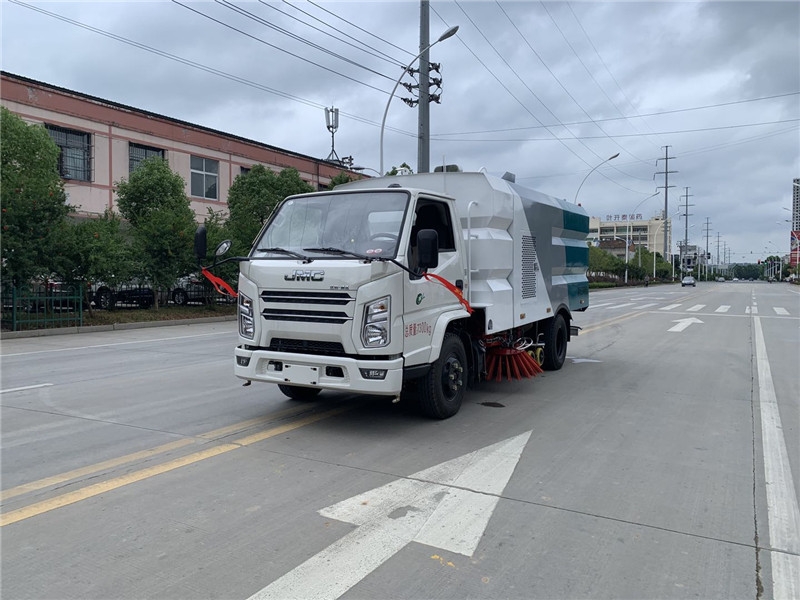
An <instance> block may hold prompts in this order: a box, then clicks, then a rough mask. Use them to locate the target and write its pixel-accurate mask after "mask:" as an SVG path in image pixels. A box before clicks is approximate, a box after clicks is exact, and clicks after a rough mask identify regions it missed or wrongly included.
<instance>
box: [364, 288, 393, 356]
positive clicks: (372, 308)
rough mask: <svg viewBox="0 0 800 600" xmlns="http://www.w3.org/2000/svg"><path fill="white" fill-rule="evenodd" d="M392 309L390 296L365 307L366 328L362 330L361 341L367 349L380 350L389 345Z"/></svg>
mask: <svg viewBox="0 0 800 600" xmlns="http://www.w3.org/2000/svg"><path fill="white" fill-rule="evenodd" d="M390 308H391V303H390V300H389V296H384V297H383V298H379V299H378V300H375V301H373V302H370V303H369V304H367V305H366V306H365V307H364V326H363V328H362V330H361V341H362V342H363V343H364V346H366V347H367V348H380V347H382V346H388V345H389V341H390V336H389V321H390V320H391V314H390V313H391V310H390Z"/></svg>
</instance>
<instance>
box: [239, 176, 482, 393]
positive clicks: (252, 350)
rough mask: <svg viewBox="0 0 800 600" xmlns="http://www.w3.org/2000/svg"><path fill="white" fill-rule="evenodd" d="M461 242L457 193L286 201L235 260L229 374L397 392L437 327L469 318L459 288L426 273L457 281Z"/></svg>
mask: <svg viewBox="0 0 800 600" xmlns="http://www.w3.org/2000/svg"><path fill="white" fill-rule="evenodd" d="M420 232H423V235H422V236H421V235H420ZM420 240H422V243H420ZM426 240H427V242H426ZM462 240H463V236H462V234H461V229H460V225H459V220H458V218H457V215H456V212H455V207H454V201H453V199H452V198H448V197H446V196H442V195H438V194H431V193H426V192H424V191H421V190H414V189H410V188H394V187H388V188H384V189H377V190H376V189H369V190H343V191H332V192H328V193H316V194H308V195H301V196H294V197H290V198H287V199H286V200H285V201H284V202H282V203H281V204H280V205H279V206H278V207H277V208H276V210H275V212H274V214H273V215H272V217H271V218H270V220H269V221H268V222H267V224H266V225H265V227H264V228H263V230H262V231H261V233H260V235H259V236H258V238H257V240H256V243H255V244H254V246H253V249H252V251H251V253H250V255H249V257H248V258H249V260H247V261H245V262H242V263H241V268H240V276H239V308H240V310H239V315H240V316H239V342H240V343H239V345H238V347H237V348H236V350H235V355H236V366H235V374H236V375H237V376H238V377H241V378H243V379H247V380H257V381H264V382H272V383H277V384H279V385H280V386H281V389H282V390H283V391H284V393H287V395H289V396H290V397H309V396H313V395H316V393H318V392H319V390H320V389H323V388H324V389H341V390H347V391H350V392H356V393H367V394H378V395H384V396H392V397H398V396H399V394H400V391H401V389H402V386H403V380H404V374H405V378H406V379H408V378H409V377H410V376H411V375H410V373H411V374H413V371H414V369H415V368H419V369H422V370H424V369H425V368H427V366H428V365H429V364H430V362H431V357H432V354H433V353H434V352H435V349H434V348H433V347H432V346H433V340H434V339H436V335H435V334H436V331H435V330H436V328H437V327H438V328H442V327H446V326H447V324H448V322H449V321H450V320H452V319H456V318H463V317H464V316H467V312H466V311H465V309H464V307H463V305H462V304H461V303H460V302H459V298H458V296H457V295H455V294H454V293H453V292H452V291H450V290H448V288H446V287H445V286H443V285H440V284H438V283H435V282H434V283H431V282H430V281H429V280H428V279H427V278H425V277H423V273H426V274H435V275H438V276H439V277H441V278H443V279H444V280H447V281H452V282H454V285H456V286H461V287H462V288H463V284H464V281H465V280H466V265H465V263H464V252H463V249H462V248H461V244H462ZM432 242H433V243H432ZM426 243H427V249H426V248H425V247H424V246H425V245H426ZM432 252H433V256H431V253H432ZM426 254H427V256H426ZM421 261H422V262H421ZM440 333H441V332H440ZM439 337H441V336H439Z"/></svg>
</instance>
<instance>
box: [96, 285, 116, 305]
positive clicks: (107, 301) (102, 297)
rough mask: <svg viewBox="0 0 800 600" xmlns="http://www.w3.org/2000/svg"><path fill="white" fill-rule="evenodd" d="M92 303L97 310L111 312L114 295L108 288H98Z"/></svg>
mask: <svg viewBox="0 0 800 600" xmlns="http://www.w3.org/2000/svg"><path fill="white" fill-rule="evenodd" d="M94 303H95V305H96V306H97V308H102V309H103V310H111V309H112V308H114V294H112V293H111V290H110V289H108V288H100V289H99V290H97V293H96V294H95V295H94Z"/></svg>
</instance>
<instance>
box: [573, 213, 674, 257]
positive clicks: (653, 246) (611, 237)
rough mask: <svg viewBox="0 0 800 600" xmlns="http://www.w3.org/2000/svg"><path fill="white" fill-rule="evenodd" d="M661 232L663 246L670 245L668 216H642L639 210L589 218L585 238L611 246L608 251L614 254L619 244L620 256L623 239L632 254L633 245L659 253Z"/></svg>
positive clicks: (601, 244)
mask: <svg viewBox="0 0 800 600" xmlns="http://www.w3.org/2000/svg"><path fill="white" fill-rule="evenodd" d="M665 230H666V231H665ZM665 235H666V236H667V247H668V248H672V220H671V219H667V220H666V223H665V221H664V219H663V218H662V217H661V215H658V216H655V217H652V218H650V219H643V218H642V215H641V214H609V215H606V216H605V219H600V217H590V218H589V235H588V238H587V239H588V240H590V241H591V242H592V243H593V244H595V245H599V246H600V247H601V248H609V249H611V251H612V254H618V253H619V252H620V248H621V253H622V256H623V257H624V255H625V241H626V240H628V239H629V240H630V248H629V249H628V252H629V254H634V253H635V252H636V248H637V247H642V248H647V250H648V251H650V252H659V253H661V252H663V249H664V236H665ZM615 242H618V243H615ZM665 259H666V258H665Z"/></svg>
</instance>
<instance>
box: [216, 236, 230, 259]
mask: <svg viewBox="0 0 800 600" xmlns="http://www.w3.org/2000/svg"><path fill="white" fill-rule="evenodd" d="M230 249H231V241H230V240H223V241H221V242H220V243H219V246H217V249H216V250H214V256H222V255H223V254H225V253H226V252H227V251H228V250H230Z"/></svg>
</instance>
